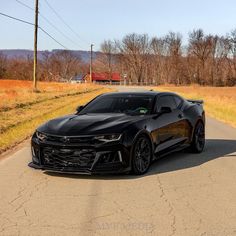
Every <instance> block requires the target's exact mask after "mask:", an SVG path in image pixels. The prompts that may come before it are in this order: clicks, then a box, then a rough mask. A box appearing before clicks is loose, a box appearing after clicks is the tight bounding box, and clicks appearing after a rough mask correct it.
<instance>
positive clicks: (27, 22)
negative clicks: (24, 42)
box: [0, 12, 34, 25]
mask: <svg viewBox="0 0 236 236" xmlns="http://www.w3.org/2000/svg"><path fill="white" fill-rule="evenodd" d="M0 15H2V16H5V17H8V18H11V19H13V20H17V21H20V22H23V23H25V24H28V25H34V24H33V23H31V22H29V21H26V20H22V19H19V18H16V17H13V16H10V15H7V14H4V13H2V12H0Z"/></svg>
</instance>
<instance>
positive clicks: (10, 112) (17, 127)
mask: <svg viewBox="0 0 236 236" xmlns="http://www.w3.org/2000/svg"><path fill="white" fill-rule="evenodd" d="M31 86H32V85H31V83H30V82H28V81H12V80H8V81H7V80H0V120H1V122H0V153H1V152H3V151H4V150H6V149H8V148H9V147H11V146H13V145H15V144H16V143H19V142H21V141H22V140H24V139H25V138H27V137H29V136H30V135H31V134H32V132H33V131H34V130H35V128H36V127H37V126H38V125H40V124H41V123H43V122H45V121H47V120H49V119H52V118H54V117H56V116H60V115H64V114H69V113H73V112H75V109H76V107H77V106H78V105H81V104H85V103H87V102H88V101H89V100H91V99H92V98H94V97H95V96H97V95H99V94H101V93H104V92H109V91H110V90H109V89H106V88H103V87H101V86H98V85H93V84H64V83H39V89H40V92H39V93H33V92H32V87H31Z"/></svg>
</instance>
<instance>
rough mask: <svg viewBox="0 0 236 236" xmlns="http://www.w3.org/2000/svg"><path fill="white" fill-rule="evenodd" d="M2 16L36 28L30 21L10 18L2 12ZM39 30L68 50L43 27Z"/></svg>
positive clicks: (0, 13)
mask: <svg viewBox="0 0 236 236" xmlns="http://www.w3.org/2000/svg"><path fill="white" fill-rule="evenodd" d="M0 15H2V16H5V17H8V18H10V19H12V20H16V21H19V22H22V23H25V24H28V25H32V26H35V24H34V23H31V22H29V21H25V20H22V19H19V18H16V17H13V16H10V15H7V14H5V13H2V12H0ZM38 28H39V29H40V30H41V31H43V32H44V33H45V34H46V35H47V36H48V37H50V38H51V39H52V40H54V41H55V42H56V43H58V44H59V45H60V46H62V47H63V48H65V49H67V50H68V48H67V47H65V46H64V45H63V44H62V43H60V42H59V41H58V40H57V39H55V38H54V37H53V36H52V35H51V34H49V33H48V32H47V31H46V30H44V29H43V28H42V27H40V26H38Z"/></svg>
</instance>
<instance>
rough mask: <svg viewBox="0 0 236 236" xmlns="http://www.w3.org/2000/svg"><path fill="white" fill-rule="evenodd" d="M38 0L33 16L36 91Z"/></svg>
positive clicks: (35, 81)
mask: <svg viewBox="0 0 236 236" xmlns="http://www.w3.org/2000/svg"><path fill="white" fill-rule="evenodd" d="M38 1H39V0H35V18H34V75H33V81H34V82H33V87H34V91H35V92H36V91H37V50H38V49H37V46H38V14H39V2H38Z"/></svg>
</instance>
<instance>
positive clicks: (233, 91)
mask: <svg viewBox="0 0 236 236" xmlns="http://www.w3.org/2000/svg"><path fill="white" fill-rule="evenodd" d="M154 89H155V90H161V91H163V90H165V91H173V92H176V93H178V94H180V95H182V96H184V97H185V98H192V99H203V100H204V106H205V109H206V113H207V114H208V115H210V116H212V117H215V118H217V119H219V120H221V121H223V122H226V123H228V124H230V125H232V126H234V127H236V87H201V86H197V85H194V86H181V87H175V86H160V87H155V88H154Z"/></svg>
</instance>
